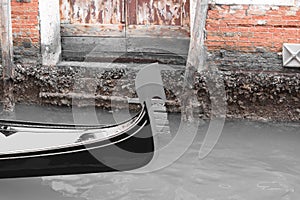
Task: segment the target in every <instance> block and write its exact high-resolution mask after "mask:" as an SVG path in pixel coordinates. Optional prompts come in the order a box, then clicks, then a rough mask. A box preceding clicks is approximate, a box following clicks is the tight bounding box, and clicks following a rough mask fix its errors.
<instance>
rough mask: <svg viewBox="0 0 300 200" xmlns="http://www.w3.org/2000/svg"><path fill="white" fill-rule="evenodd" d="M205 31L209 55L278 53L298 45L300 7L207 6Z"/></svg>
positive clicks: (299, 36)
mask: <svg viewBox="0 0 300 200" xmlns="http://www.w3.org/2000/svg"><path fill="white" fill-rule="evenodd" d="M206 29H207V40H206V45H207V47H208V49H209V50H210V51H215V50H220V49H225V50H232V51H239V52H248V53H249V52H257V51H266V52H281V51H282V44H283V43H300V7H296V6H295V7H293V6H262V5H210V9H209V12H208V18H207V26H206Z"/></svg>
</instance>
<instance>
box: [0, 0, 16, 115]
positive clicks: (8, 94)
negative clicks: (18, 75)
mask: <svg viewBox="0 0 300 200" xmlns="http://www.w3.org/2000/svg"><path fill="white" fill-rule="evenodd" d="M0 2H1V5H0V6H1V7H0V15H1V49H2V76H3V111H4V112H7V113H13V112H14V108H15V101H14V93H13V89H14V85H13V79H14V70H15V66H14V63H13V39H12V23H11V1H10V0H0Z"/></svg>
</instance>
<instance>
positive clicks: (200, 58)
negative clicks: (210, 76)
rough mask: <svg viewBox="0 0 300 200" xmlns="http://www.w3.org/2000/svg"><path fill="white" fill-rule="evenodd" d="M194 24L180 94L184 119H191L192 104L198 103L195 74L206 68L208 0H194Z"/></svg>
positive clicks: (192, 118)
mask: <svg viewBox="0 0 300 200" xmlns="http://www.w3.org/2000/svg"><path fill="white" fill-rule="evenodd" d="M195 2H196V8H195V9H196V10H195V18H194V24H193V26H192V27H193V28H192V31H191V38H190V47H189V53H188V58H187V63H186V69H185V80H184V92H183V95H182V96H181V98H182V99H181V102H182V116H183V119H184V120H189V121H193V120H194V117H193V110H194V109H193V106H195V105H198V103H197V102H198V101H197V99H193V98H192V97H196V91H195V90H194V84H195V74H196V72H197V71H198V72H200V71H202V70H204V69H205V68H207V66H206V59H207V58H206V53H207V52H206V47H205V45H204V41H205V25H206V18H207V11H208V0H196V1H195Z"/></svg>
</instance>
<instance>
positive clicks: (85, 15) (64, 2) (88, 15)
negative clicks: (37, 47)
mask: <svg viewBox="0 0 300 200" xmlns="http://www.w3.org/2000/svg"><path fill="white" fill-rule="evenodd" d="M124 10H125V5H124V1H123V0H92V1H91V0H60V16H61V34H62V36H63V37H64V36H88V37H95V36H98V37H124V36H125V12H124Z"/></svg>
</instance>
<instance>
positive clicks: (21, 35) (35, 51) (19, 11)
mask: <svg viewBox="0 0 300 200" xmlns="http://www.w3.org/2000/svg"><path fill="white" fill-rule="evenodd" d="M11 6H12V29H13V38H14V54H15V60H16V61H17V62H25V63H31V62H37V61H38V58H39V52H40V50H39V48H40V44H39V42H40V30H39V19H38V16H39V8H38V0H31V1H30V2H28V3H21V2H17V0H12V1H11Z"/></svg>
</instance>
